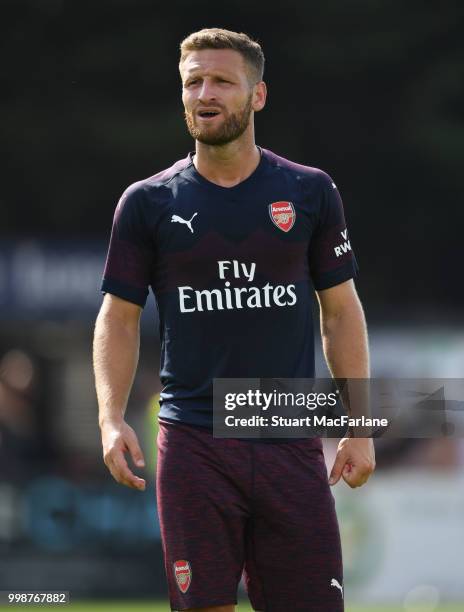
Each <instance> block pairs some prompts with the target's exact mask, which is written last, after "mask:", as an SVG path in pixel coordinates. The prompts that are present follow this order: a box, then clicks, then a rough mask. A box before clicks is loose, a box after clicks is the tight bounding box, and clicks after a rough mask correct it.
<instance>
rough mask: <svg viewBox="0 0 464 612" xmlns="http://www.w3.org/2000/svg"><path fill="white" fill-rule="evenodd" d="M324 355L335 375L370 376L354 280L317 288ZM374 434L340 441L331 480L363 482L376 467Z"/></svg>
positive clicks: (360, 310)
mask: <svg viewBox="0 0 464 612" xmlns="http://www.w3.org/2000/svg"><path fill="white" fill-rule="evenodd" d="M318 300H319V306H320V311H321V336H322V346H323V349H324V355H325V358H326V360H327V365H328V366H329V368H330V371H331V373H332V376H334V377H335V378H369V349H368V341H367V328H366V321H365V318H364V313H363V309H362V306H361V302H360V301H359V298H358V295H357V293H356V289H355V287H354V283H353V281H352V280H349V281H346V282H344V283H341V284H339V285H336V286H335V287H331V288H330V289H325V290H323V291H319V292H318ZM374 457H375V456H374V444H373V442H372V439H371V438H343V439H342V440H341V441H340V444H339V446H338V451H337V457H336V459H335V463H334V466H333V468H332V472H331V475H330V480H329V482H330V484H336V483H337V482H338V481H339V480H340V477H343V479H344V480H345V482H347V484H349V485H350V486H351V487H358V486H361V485H362V484H364V483H365V482H366V481H367V479H368V478H369V476H370V474H371V473H372V472H373V471H374V469H375V458H374Z"/></svg>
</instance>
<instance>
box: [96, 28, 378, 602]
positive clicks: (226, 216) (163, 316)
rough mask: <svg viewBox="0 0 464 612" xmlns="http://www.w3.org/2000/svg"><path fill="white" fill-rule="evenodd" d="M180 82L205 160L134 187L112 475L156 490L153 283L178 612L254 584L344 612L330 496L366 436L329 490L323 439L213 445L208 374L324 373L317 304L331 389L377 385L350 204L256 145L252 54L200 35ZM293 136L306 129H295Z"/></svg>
mask: <svg viewBox="0 0 464 612" xmlns="http://www.w3.org/2000/svg"><path fill="white" fill-rule="evenodd" d="M179 69H180V76H181V80H182V101H183V105H184V109H185V120H186V124H187V128H188V131H189V133H190V134H191V136H192V138H193V139H194V141H195V150H194V151H193V152H190V153H188V155H187V156H186V157H185V158H184V159H181V160H179V161H177V162H176V163H174V164H173V165H172V166H171V167H170V168H168V169H166V170H164V171H162V172H159V173H157V174H155V175H154V176H151V177H150V178H147V179H144V180H141V181H139V182H137V183H134V184H133V185H131V186H129V187H128V188H127V189H126V191H125V192H124V193H123V195H122V197H121V199H120V201H119V203H118V205H117V207H116V212H115V215H114V221H113V228H112V233H111V239H110V244H109V249H108V255H107V261H106V266H105V271H104V278H103V283H102V291H103V292H104V298H103V303H102V306H101V310H100V312H99V314H98V318H97V322H96V328H95V338H94V369H95V379H96V389H97V396H98V402H99V424H100V428H101V435H102V445H103V455H104V461H105V464H106V465H107V467H108V468H109V470H110V472H111V474H112V475H113V477H114V478H115V479H116V480H117V481H118V482H119V483H121V484H124V485H127V486H129V487H133V488H135V489H138V490H140V491H143V490H144V489H145V485H146V483H145V480H144V479H143V478H142V477H141V476H139V475H137V473H139V474H140V469H141V468H143V466H144V458H143V454H142V451H141V448H140V445H139V442H138V440H137V436H136V434H135V432H134V430H133V429H132V428H131V427H130V426H129V425H128V424H127V423H126V421H125V419H124V415H125V410H126V404H127V400H128V396H129V392H130V389H131V385H132V382H133V379H134V375H135V372H136V368H137V360H138V353H139V337H140V333H139V322H140V315H141V312H142V309H143V307H144V305H145V302H146V299H147V295H148V290H149V288H150V287H151V289H152V292H153V294H154V296H155V300H156V305H157V309H158V313H159V321H160V339H161V366H160V378H161V382H162V384H163V391H162V393H161V398H160V405H161V408H160V413H159V434H158V462H157V474H156V490H157V499H158V511H159V519H160V526H161V536H162V545H163V552H164V562H165V569H166V577H167V584H168V589H169V598H170V605H171V609H172V610H197V611H201V612H233V611H234V609H235V605H236V602H237V587H238V584H239V581H240V579H241V577H242V575H243V576H244V582H245V586H246V589H247V592H248V596H249V599H250V601H251V604H252V606H253V609H254V610H256V611H261V612H325V611H327V612H341V611H342V610H343V609H344V601H343V596H344V592H343V568H342V555H341V546H340V536H339V529H338V524H337V517H336V513H335V504H334V499H333V496H332V493H331V489H330V485H333V484H335V483H337V482H338V481H339V480H340V479H341V478H342V479H344V480H345V481H346V482H347V483H348V485H350V486H351V487H358V486H360V485H362V484H364V483H365V482H366V480H367V479H368V477H369V475H370V474H371V473H372V471H373V470H374V466H375V460H374V448H373V443H372V440H371V439H369V438H355V437H346V438H343V439H342V440H341V442H340V443H339V446H338V450H337V455H336V459H335V462H334V465H333V467H332V470H331V474H330V478H328V476H327V471H326V467H325V461H324V457H323V453H322V444H321V440H320V439H319V438H310V439H297V440H295V439H293V440H292V439H279V440H273V439H262V440H240V439H236V438H233V437H231V438H215V437H214V436H213V428H212V423H213V398H212V389H213V380H214V379H215V378H257V377H259V378H313V377H314V375H315V372H314V368H315V365H314V321H313V318H312V312H313V309H312V305H313V300H314V297H315V296H316V297H317V300H318V303H319V307H320V319H321V332H322V340H323V349H324V353H325V357H326V360H327V363H328V365H329V368H330V370H331V373H332V375H333V376H334V377H337V378H368V377H369V357H368V343H367V332H366V323H365V318H364V314H363V310H362V307H361V304H360V301H359V298H358V296H357V293H356V289H355V286H354V282H353V279H354V277H355V276H356V274H357V264H356V259H355V256H354V253H353V250H352V247H351V243H350V241H349V238H348V230H347V228H346V223H345V218H344V211H343V206H342V201H341V198H340V194H339V192H338V189H337V186H336V184H335V183H334V181H333V180H332V178H331V177H330V176H329V175H328V174H326V173H325V172H324V171H322V170H319V169H317V168H313V167H309V166H305V165H300V164H297V163H294V162H292V161H289V160H287V159H284V158H283V157H281V156H279V155H277V154H276V153H273V152H272V151H269V150H267V149H265V148H264V147H262V146H258V145H257V144H256V143H255V131H254V116H255V113H257V112H260V111H261V110H262V109H263V108H264V106H265V104H266V95H267V87H266V84H265V82H264V81H263V71H264V55H263V51H262V49H261V47H260V45H259V44H258V43H257V42H255V41H253V40H252V39H251V38H249V37H248V36H247V35H245V34H243V33H236V32H231V31H228V30H224V29H219V28H209V29H203V30H201V31H198V32H195V33H193V34H191V35H190V36H188V37H187V38H186V39H185V40H183V41H182V43H181V54H180V63H179ZM294 85H295V86H294V88H293V91H292V95H293V96H296V97H298V96H299V91H298V83H295V84H294ZM300 102H301V103H302V104H306V103H307V101H305V100H303V99H302V100H300ZM288 128H289V129H298V126H292V125H291V123H290V120H289V126H288ZM232 435H233V434H231V436H232ZM126 453H128V454H129V455H130V457H131V458H132V461H133V465H134V467H129V465H128V463H127V461H126Z"/></svg>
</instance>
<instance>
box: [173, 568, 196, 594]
mask: <svg viewBox="0 0 464 612" xmlns="http://www.w3.org/2000/svg"><path fill="white" fill-rule="evenodd" d="M174 576H175V578H176V582H177V586H178V587H179V589H180V591H181V593H186V592H187V590H188V588H189V586H190V583H191V582H192V569H191V567H190V563H189V562H188V561H175V562H174Z"/></svg>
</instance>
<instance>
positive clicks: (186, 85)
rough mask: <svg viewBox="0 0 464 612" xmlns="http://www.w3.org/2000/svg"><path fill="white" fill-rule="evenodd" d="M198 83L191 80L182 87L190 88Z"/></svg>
mask: <svg viewBox="0 0 464 612" xmlns="http://www.w3.org/2000/svg"><path fill="white" fill-rule="evenodd" d="M197 83H198V79H192V80H191V81H187V82H186V83H185V85H184V87H190V86H191V85H196V84H197Z"/></svg>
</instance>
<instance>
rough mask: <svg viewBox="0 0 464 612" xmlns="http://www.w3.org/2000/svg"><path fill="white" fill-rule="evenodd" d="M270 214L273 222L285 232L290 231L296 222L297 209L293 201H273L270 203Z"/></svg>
mask: <svg viewBox="0 0 464 612" xmlns="http://www.w3.org/2000/svg"><path fill="white" fill-rule="evenodd" d="M269 215H270V216H271V219H272V222H273V223H274V225H276V226H277V227H278V228H279V229H281V230H282V231H283V232H289V231H290V230H291V229H292V227H293V224H294V223H295V217H296V213H295V209H294V207H293V204H292V203H291V202H273V203H272V204H269Z"/></svg>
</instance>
